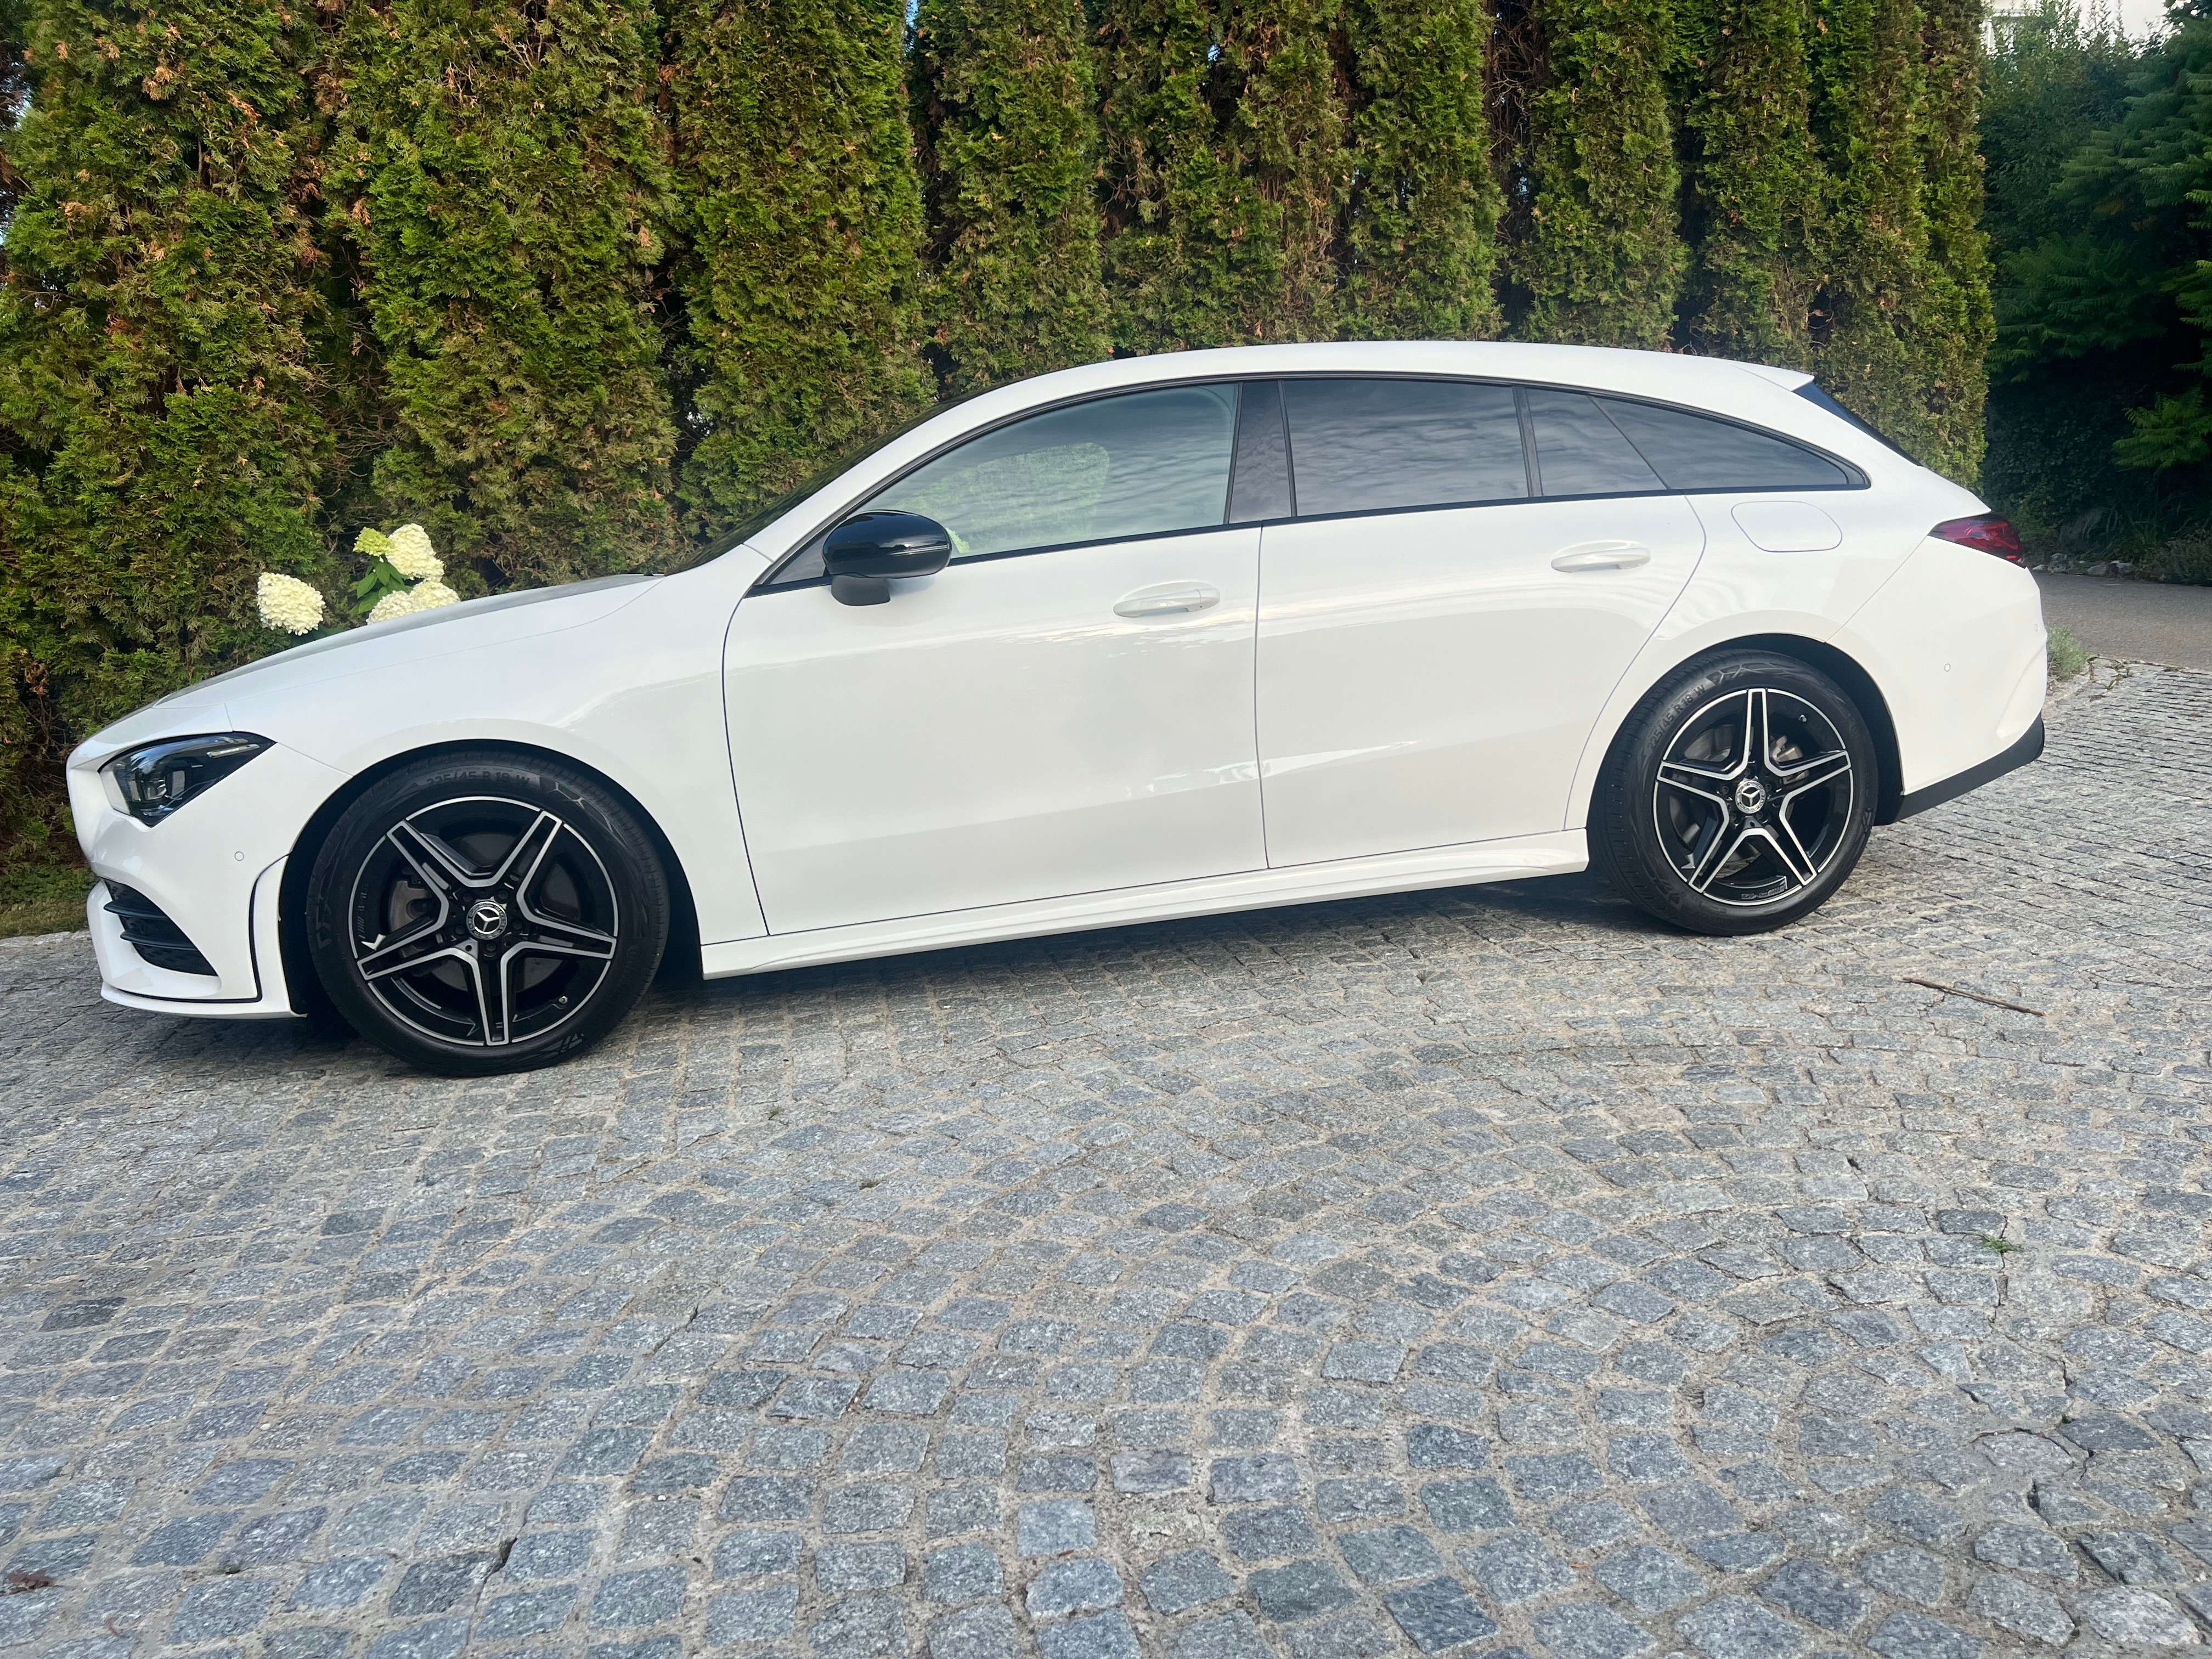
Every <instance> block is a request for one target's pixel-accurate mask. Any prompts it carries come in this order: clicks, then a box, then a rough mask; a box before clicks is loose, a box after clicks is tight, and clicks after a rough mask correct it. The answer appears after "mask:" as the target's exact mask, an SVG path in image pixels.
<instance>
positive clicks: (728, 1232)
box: [0, 667, 2212, 1659]
mask: <svg viewBox="0 0 2212 1659" xmlns="http://www.w3.org/2000/svg"><path fill="white" fill-rule="evenodd" d="M2106 680H2107V682H2109V683H2106V684H2099V685H2097V686H2095V687H2093V688H2092V689H2091V690H2087V691H2084V692H2081V694H2079V695H2077V696H2073V697H2072V698H2071V699H2070V700H2069V701H2068V702H2066V703H2065V704H2064V706H2063V707H2062V708H2057V709H2056V710H2055V712H2054V713H2053V715H2052V718H2051V747H2050V751H2049V753H2048V755H2047V757H2046V758H2045V760H2044V762H2043V763H2041V764H2039V765H2038V766H2036V767H2033V768H2031V769H2028V770H2027V771H2025V772H2022V773H2019V774H2016V775H2013V776H2011V777H2008V778H2006V779H2004V780H2002V781H1999V782H1997V783H1996V784H1993V785H1991V786H1990V787H1988V788H1986V789H1984V790H1983V791H1981V792H1979V793H1976V794H1973V795H1971V796H1968V797H1966V798H1965V799H1961V800H1959V801H1957V802H1954V803H1952V804H1951V805H1948V806H1945V807H1943V808H1941V809H1939V810H1937V811H1933V812H1930V813H1929V814H1926V815H1924V816H1923V817H1917V818H1914V819H1912V820H1910V821H1908V822H1907V823H1903V824H1899V825H1897V826H1894V827H1893V828H1891V829H1887V830H1883V831H1881V832H1878V834H1877V836H1876V838H1875V842H1874V845H1873V847H1872V848H1871V850H1870V852H1869V855H1868V857H1867V858H1866V860H1865V861H1864V862H1863V865H1862V866H1861V868H1860V870H1859V871H1858V872H1857V876H1856V877H1855V878H1854V879H1853V881H1852V882H1851V883H1850V885H1849V886H1848V887H1847V888H1845V890H1844V891H1843V893H1842V894H1841V895H1840V896H1838V898H1837V899H1836V900H1835V901H1833V902H1832V903H1831V904H1830V905H1829V906H1828V907H1827V908H1826V909H1825V910H1824V911H1823V912H1821V913H1820V915H1816V916H1815V917H1814V918H1812V919H1811V920H1809V921H1807V922H1804V923H1802V924H1801V925H1799V926H1798V927H1795V928H1793V929H1790V930H1789V931H1788V932H1785V933H1780V934H1775V935H1770V936H1766V937H1764V938H1759V939H1740V940H1718V939H1691V938H1686V937H1682V936H1680V935H1676V934H1673V933H1668V932H1665V931H1663V930H1662V929H1660V928H1658V927H1656V926H1654V925H1652V924H1650V923H1649V922H1648V921H1644V919H1642V918H1641V917H1639V916H1638V915H1636V914H1635V913H1634V912H1632V911H1631V910H1629V909H1627V908H1626V907H1624V906H1622V905H1620V904H1619V903H1617V902H1613V900H1612V899H1610V898H1609V897H1608V896H1607V895H1606V894H1605V893H1604V892H1603V890H1601V888H1599V887H1598V886H1597V885H1596V884H1595V883H1593V882H1591V881H1589V880H1587V879H1585V878H1565V879H1563V880H1559V881H1553V882H1544V883H1529V884H1511V885H1507V886H1502V887H1488V888H1470V889H1463V890H1453V891H1446V892H1439V893H1431V894H1419V895H1411V896H1397V897H1390V898H1382V899H1374V900H1364V901H1356V902H1344V903H1339V904H1333V905H1322V906H1310V907H1304V908H1294V909H1283V910H1274V911H1262V912H1256V913H1252V914H1249V915H1234V916H1225V917H1218V918H1211V919H1207V920H1204V921H1188V922H1181V923H1174V924H1168V925H1163V926H1158V927H1145V928H1131V929H1123V930H1119V931H1115V932H1107V933H1088V934H1080V935H1072V936H1066V937H1061V938H1056V939H1040V940H1033V941H1027V942H1024V943H1020V944H1016V945H1003V946H995V947H991V948H987V949H975V950H968V951H956V952H946V953H939V954H936V955H932V956H925V957H908V958H902V959H896V960H891V961H885V962H879V963H859V964H854V965H850V966H847V967H840V968H834V969H815V970H810V971H807V972H805V973H797V974H788V975H776V976H770V977H763V978H759V979H754V980H747V981H732V982H726V983H722V984H717V985H714V986H708V987H695V988H691V989H689V990H683V989H671V990H665V991H661V992H657V993H656V994H654V995H653V997H652V998H651V999H650V1000H648V1002H647V1004H646V1005H645V1006H643V1007H642V1008H641V1010H640V1012H638V1013H637V1014H636V1015H635V1017H634V1018H632V1019H631V1020H630V1021H629V1023H628V1024H625V1025H624V1026H623V1028H622V1030H620V1031H618V1032H617V1034H616V1036H615V1037H614V1038H613V1039H612V1040H611V1042H608V1043H607V1044H606V1045H605V1047H604V1048H601V1049H599V1050H598V1051H597V1052H595V1053H593V1054H591V1055H589V1056H587V1057H586V1058H585V1059H584V1060H580V1061H579V1062H576V1063H574V1064H571V1065H568V1066H563V1067H560V1068H557V1069H555V1070H551V1071H546V1072H540V1073H532V1074H530V1075H527V1076H524V1077H519V1078H510V1079H495V1080H489V1081H483V1082H454V1081H449V1080H443V1079H432V1078H426V1077H421V1076H416V1075H412V1074H410V1073H407V1072H405V1071H404V1070H403V1069H402V1068H401V1067H399V1066H398V1065H397V1064H396V1063H394V1062H392V1061H390V1060H386V1058H385V1057H383V1056H382V1055H380V1054H378V1053H376V1052H374V1051H373V1050H371V1049H369V1048H367V1047H365V1046H363V1045H362V1044H359V1043H352V1042H341V1041H339V1040H337V1039H336V1038H334V1037H332V1036H329V1035H326V1034H318V1033H317V1032H315V1031H313V1030H307V1029H305V1028H304V1027H302V1026H300V1025H295V1024H286V1025H283V1026H235V1027H226V1026H219V1025H213V1024H195V1023H192V1022H188V1021H179V1020H169V1019H164V1018H149V1017H146V1016H143V1015H140V1014H136V1013H126V1012H122V1011H119V1010H117V1009H114V1008H112V1007H109V1006H106V1005H105V1004H103V1003H101V1002H100V1000H98V997H97V994H96V990H97V987H96V984H95V981H94V975H93V973H92V970H91V968H90V964H89V961H88V951H87V950H86V947H85V945H84V944H83V942H82V939H52V940H42V941H33V942H30V943H26V944H21V945H13V946H9V947H6V948H0V1133H4V1141H0V1647H4V1648H7V1649H9V1650H11V1651H23V1652H26V1653H42V1654H52V1655H57V1656H64V1655H65V1656H70V1659H126V1656H146V1659H155V1656H169V1655H176V1656H201V1659H216V1656H218V1655H231V1654H235V1655H238V1656H240V1659H264V1656H265V1659H454V1656H458V1655H460V1654H463V1653H467V1654H471V1655H483V1656H502V1659H522V1656H541V1655H543V1656H550V1655H556V1654H558V1655H564V1656H566V1655H576V1656H584V1659H675V1656H677V1655H678V1654H684V1653H694V1652H700V1653H703V1652H713V1653H716V1654H720V1653H730V1654H734V1655H738V1656H769V1655H775V1656H791V1659H798V1656H802V1655H803V1656H808V1659H813V1656H827V1659H868V1656H877V1655H882V1656H921V1655H927V1656H930V1659H995V1656H1000V1655H1005V1656H1013V1655H1030V1654H1036V1655H1042V1656H1046V1659H1128V1656H1136V1655H1145V1656H1154V1655H1158V1656H1166V1659H1261V1656H1267V1655H1278V1656H1286V1659H1337V1656H1370V1655H1371V1656H1379V1655H1390V1654H1402V1655H1408V1656H1411V1655H1416V1654H1419V1655H1428V1654H1452V1655H1455V1656H1457V1655H1465V1656H1470V1659H1471V1656H1476V1655H1484V1656H1490V1655H1497V1656H1504V1655H1508V1654H1516V1655H1518V1656H1520V1659H1632V1656H1650V1659H1663V1656H1668V1655H1674V1654H1680V1655H1685V1656H1696V1659H1818V1656H1823V1655H1835V1654H1851V1655H1857V1654H1875V1655H1878V1656H1881V1659H2000V1656H2004V1655H2011V1654H2021V1653H2051V1654H2057V1653H2060V1652H2062V1651H2063V1652H2064V1653H2066V1654H2068V1655H2075V1656H2082V1659H2093V1656H2105V1655H2118V1654H2123V1653H2125V1654H2140V1653H2146V1652H2159V1651H2166V1650H2191V1649H2194V1648H2197V1647H2200V1646H2202V1645H2203V1644H2204V1643H2205V1642H2206V1641H2207V1640H2208V1639H2212V1638H2209V1637H2208V1632H2212V1513H2208V1512H2207V1511H2208V1510H2212V1250H2208V1245H2207V1241H2206V1235H2205V1229H2206V1226H2207V1224H2208V1222H2212V1086H2208V1085H2212V1054H2208V1044H2209V1043H2212V1038H2208V1036H2207V1026H2208V1011H2212V673H2206V672H2202V671H2189V670H2161V669H2154V668H2149V667H2138V668H2136V669H2135V670H2134V671H2131V672H2123V673H2122V674H2121V675H2120V676H2119V678H2117V680H2113V679H2112V674H2111V671H2109V670H2108V671H2107V673H2106ZM1915 979H1924V980H1930V981H1936V983H1938V984H1939V985H1943V986H1948V987H1955V988H1956V989H1959V990H1964V991H1973V992H1978V993H1981V994H1984V995H1985V996H1989V997H1993V998H1996V999H1998V1000H2001V1001H2003V1002H2008V1003H2016V1004H2020V1005H2022V1006H2025V1007H2027V1008H2029V1009H2033V1010H2035V1011H2037V1012H2034V1013H2024V1012H2015V1011H2013V1010H2011V1009H2008V1008H2004V1007H1999V1006H1991V1005H1990V1003H1986V1002H1981V1001H1976V1000H1972V999H1970V998H1967V997H1962V996H1957V995H1953V994H1948V993H1946V992H1943V991H1939V990H1934V989H1929V988H1927V987H1923V986H1920V985H1916V984H1913V983H1910V982H1908V981H1911V980H1915Z"/></svg>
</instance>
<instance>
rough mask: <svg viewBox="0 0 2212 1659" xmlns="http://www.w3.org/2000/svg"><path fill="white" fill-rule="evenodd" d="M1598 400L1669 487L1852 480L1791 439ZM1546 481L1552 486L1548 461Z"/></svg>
mask: <svg viewBox="0 0 2212 1659" xmlns="http://www.w3.org/2000/svg"><path fill="white" fill-rule="evenodd" d="M1596 401H1597V402H1598V403H1599V404H1601V405H1602V406H1603V408H1604V410H1605V412H1606V413H1607V415H1608V416H1612V418H1613V423H1614V424H1615V425H1617V426H1618V427H1619V428H1620V430H1621V431H1622V432H1624V433H1626V435H1628V437H1629V439H1630V440H1631V441H1632V442H1633V443H1634V444H1635V445H1636V447H1637V448H1638V451H1640V452H1641V453H1642V454H1643V456H1644V459H1645V460H1647V461H1649V462H1650V463H1651V465H1652V467H1653V469H1654V470H1655V471H1657V473H1658V474H1659V476H1660V477H1662V478H1663V479H1665V480H1666V482H1667V487H1668V489H1839V488H1842V487H1844V486H1845V485H1848V484H1850V483H1851V482H1852V479H1851V478H1850V475H1848V474H1847V473H1845V472H1844V469H1843V468H1841V467H1840V466H1838V465H1836V464H1835V463H1834V462H1833V461H1832V460H1830V459H1828V458H1827V457H1826V456H1825V455H1816V454H1814V453H1813V452H1812V451H1811V450H1809V449H1804V448H1801V447H1799V446H1797V445H1796V444H1793V443H1791V442H1790V441H1789V440H1788V439H1786V438H1777V437H1775V436H1773V435H1771V434H1769V433H1765V432H1753V430H1751V428H1748V427H1741V426H1737V425H1735V423H1734V422H1729V421H1715V420H1709V419H1707V418H1706V417H1705V416H1702V415H1692V414H1688V413H1686V411H1684V410H1679V409H1659V408H1655V407H1654V406H1653V405H1651V404H1632V403H1629V402H1627V401H1626V400H1625V399H1622V398H1598V399H1596ZM1544 484H1545V487H1546V488H1547V489H1550V488H1551V487H1552V480H1551V469H1550V467H1549V466H1548V465H1547V467H1546V468H1545V477H1544Z"/></svg>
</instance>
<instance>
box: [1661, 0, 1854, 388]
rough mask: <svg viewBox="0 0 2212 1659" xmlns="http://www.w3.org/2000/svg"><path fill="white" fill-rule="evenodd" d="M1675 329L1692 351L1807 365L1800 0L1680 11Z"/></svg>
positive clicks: (1807, 86)
mask: <svg viewBox="0 0 2212 1659" xmlns="http://www.w3.org/2000/svg"><path fill="white" fill-rule="evenodd" d="M1680 42H1681V58H1680V70H1679V74H1680V80H1681V92H1680V100H1681V107H1682V112H1683V115H1682V125H1683V139H1684V143H1683V151H1684V155H1685V165H1684V169H1683V170H1684V174H1685V178H1684V191H1683V196H1684V202H1685V205H1686V213H1685V219H1686V223H1685V226H1684V232H1685V235H1686V240H1688V242H1689V245H1690V251H1691V269H1690V274H1689V277H1688V280H1687V286H1686V292H1685V293H1684V295H1683V301H1682V313H1683V316H1682V324H1681V332H1682V335H1683V337H1684V339H1685V341H1686V343H1688V344H1689V345H1690V346H1691V347H1692V349H1696V350H1699V351H1706V352H1711V353H1714V354H1716V355H1720V356H1735V357H1744V358H1748V359H1751V360H1752V361H1753V362H1770V363H1781V364H1785V365H1788V366H1790V367H1792V368H1804V367H1807V366H1808V360H1809V358H1810V356H1811V339H1810V330H1811V318H1812V309H1813V296H1814V292H1815V291H1816V289H1817V287H1818V284H1819V279H1820V266H1819V263H1818V260H1819V255H1818V251H1817V247H1816V240H1817V237H1818V234H1819V231H1820V192H1819V191H1818V190H1817V189H1816V188H1808V181H1811V180H1813V179H1815V178H1816V177H1817V174H1816V173H1815V172H1814V167H1815V166H1816V163H1815V162H1814V158H1813V137H1812V130H1811V126H1810V125H1809V120H1810V118H1809V109H1808V106H1809V101H1810V98H1811V91H1812V83H1811V78H1810V66H1809V64H1808V60H1807V57H1806V52H1805V7H1804V4H1803V0H1714V3H1713V4H1711V5H1710V6H1705V7H1698V8H1684V9H1683V12H1682V14H1681V15H1680Z"/></svg>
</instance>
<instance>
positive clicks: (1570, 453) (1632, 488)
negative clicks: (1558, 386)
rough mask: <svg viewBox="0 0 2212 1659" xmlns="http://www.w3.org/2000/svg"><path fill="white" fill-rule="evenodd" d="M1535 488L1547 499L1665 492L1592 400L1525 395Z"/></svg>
mask: <svg viewBox="0 0 2212 1659" xmlns="http://www.w3.org/2000/svg"><path fill="white" fill-rule="evenodd" d="M1528 419H1529V422H1530V424H1531V425H1532V426H1533V427H1534V430H1535V437H1536V477H1537V485H1538V488H1540V489H1542V491H1543V492H1544V493H1545V494H1546V495H1630V494H1633V493H1635V492H1637V491H1638V490H1643V491H1651V490H1657V489H1663V488H1665V486H1664V485H1662V483H1660V482H1659V475H1658V474H1657V473H1656V472H1654V471H1652V470H1651V469H1650V467H1649V466H1647V465H1644V458H1643V457H1642V456H1641V455H1639V454H1638V453H1636V447H1635V446H1634V445H1633V444H1632V443H1630V442H1629V441H1628V440H1627V439H1626V438H1624V437H1622V436H1621V435H1620V428H1619V427H1617V426H1615V425H1614V424H1613V422H1611V421H1609V420H1607V418H1606V415H1605V411H1604V410H1601V409H1600V408H1599V407H1598V406H1597V402H1596V400H1595V398H1591V397H1589V395H1588V394H1587V393H1585V392H1530V393H1529V394H1528Z"/></svg>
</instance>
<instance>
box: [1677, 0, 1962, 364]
mask: <svg viewBox="0 0 2212 1659" xmlns="http://www.w3.org/2000/svg"><path fill="white" fill-rule="evenodd" d="M1969 3H1971V0H1969ZM1680 26H1681V27H1680V41H1681V47H1682V51H1681V60H1682V61H1681V64H1680V70H1679V74H1680V80H1681V82H1682V112H1683V113H1682V126H1683V135H1682V136H1683V139H1684V144H1683V149H1684V154H1685V161H1686V165H1685V168H1684V172H1685V175H1686V176H1685V179H1684V190H1683V197H1684V204H1685V215H1684V216H1685V220H1686V224H1685V231H1686V238H1687V240H1688V242H1689V244H1690V271H1689V276H1688V279H1687V281H1686V284H1685V288H1684V291H1683V295H1682V313H1683V315H1682V320H1681V325H1680V338H1681V339H1682V341H1683V343H1685V344H1686V345H1688V346H1689V347H1690V348H1691V349H1692V350H1697V351H1705V352H1711V353H1715V354H1717V355H1720V356H1730V357H1741V358H1747V359H1749V360H1751V361H1753V362H1770V363H1784V364H1790V365H1802V364H1803V363H1804V362H1805V361H1806V359H1807V358H1808V356H1809V355H1810V343H1809V339H1808V325H1809V321H1810V316H1811V310H1812V301H1813V295H1814V290H1815V289H1816V287H1817V286H1818V283H1819V268H1818V264H1817V256H1816V253H1815V252H1814V236H1815V234H1816V233H1817V229H1818V224H1819V216H1820V182H1819V181H1820V174H1819V172H1818V164H1817V163H1816V162H1815V161H1814V159H1813V153H1812V150H1813V146H1812V134H1811V131H1810V130H1809V128H1808V110H1807V101H1808V96H1809V93H1810V81H1809V78H1808V66H1807V63H1806V57H1805V8H1804V0H1711V3H1708V4H1704V5H1699V6H1695V7H1690V6H1685V7H1684V8H1683V9H1682V12H1681V14H1680Z"/></svg>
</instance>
